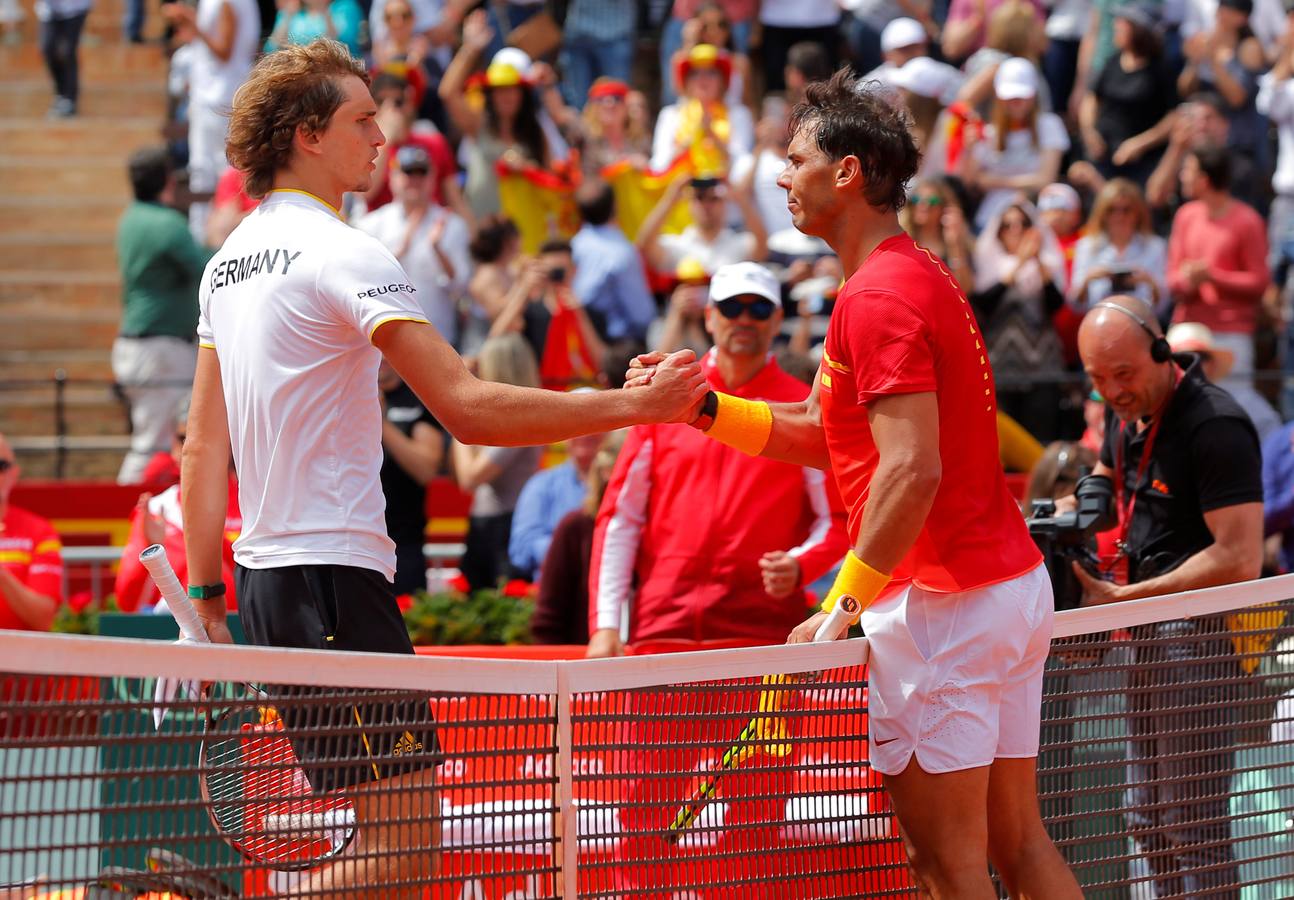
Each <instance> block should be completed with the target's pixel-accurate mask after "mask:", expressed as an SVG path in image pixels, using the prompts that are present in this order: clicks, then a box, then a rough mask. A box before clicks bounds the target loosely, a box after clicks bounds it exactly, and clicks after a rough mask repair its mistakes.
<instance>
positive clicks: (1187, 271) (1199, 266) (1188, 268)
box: [1181, 259, 1209, 291]
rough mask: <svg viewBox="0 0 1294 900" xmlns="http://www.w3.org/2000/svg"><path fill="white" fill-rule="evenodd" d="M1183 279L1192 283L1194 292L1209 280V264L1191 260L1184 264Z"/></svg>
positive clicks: (1199, 260)
mask: <svg viewBox="0 0 1294 900" xmlns="http://www.w3.org/2000/svg"><path fill="white" fill-rule="evenodd" d="M1181 271H1182V277H1183V278H1185V279H1186V280H1187V281H1189V282H1190V283H1191V287H1192V288H1193V289H1194V290H1197V291H1198V290H1199V289H1200V286H1201V285H1203V284H1204V283H1205V282H1206V281H1208V280H1209V264H1208V263H1206V262H1204V260H1202V259H1190V260H1187V261H1186V262H1184V263H1182V270H1181Z"/></svg>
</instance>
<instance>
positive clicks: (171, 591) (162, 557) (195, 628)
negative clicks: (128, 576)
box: [139, 544, 208, 644]
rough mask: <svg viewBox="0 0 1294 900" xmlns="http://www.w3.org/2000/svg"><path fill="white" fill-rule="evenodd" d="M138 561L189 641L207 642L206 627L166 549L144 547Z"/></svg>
mask: <svg viewBox="0 0 1294 900" xmlns="http://www.w3.org/2000/svg"><path fill="white" fill-rule="evenodd" d="M139 561H140V563H142V564H143V566H144V568H145V569H147V570H148V574H149V575H150V576H152V579H153V584H155V585H157V589H158V590H159V591H161V592H162V599H163V600H165V601H166V605H167V606H168V607H170V610H171V615H173V616H175V621H176V622H178V623H179V624H180V631H181V632H182V633H183V634H184V636H185V637H186V638H188V639H189V640H191V641H197V642H198V643H202V644H205V643H208V638H207V629H206V628H204V627H202V620H201V619H200V618H198V611H197V610H196V609H194V608H193V603H192V602H190V600H189V595H188V594H186V593H185V592H184V588H183V587H182V586H181V585H180V579H179V578H177V577H176V576H175V570H174V569H172V568H171V561H170V560H169V559H167V558H166V549H165V548H164V547H163V546H162V545H161V544H153V545H152V546H151V547H145V548H144V550H143V552H141V553H140V554H139Z"/></svg>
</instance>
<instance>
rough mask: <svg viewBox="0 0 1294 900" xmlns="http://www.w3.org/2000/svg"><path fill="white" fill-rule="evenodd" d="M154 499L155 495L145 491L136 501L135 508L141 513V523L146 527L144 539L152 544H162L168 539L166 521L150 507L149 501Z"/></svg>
mask: <svg viewBox="0 0 1294 900" xmlns="http://www.w3.org/2000/svg"><path fill="white" fill-rule="evenodd" d="M152 499H153V495H152V494H150V493H148V492H147V491H145V492H144V493H142V494H140V495H139V499H138V500H136V501H135V510H136V511H137V512H138V513H139V516H140V524H141V526H142V527H143V529H144V540H146V541H148V543H149V544H150V545H151V544H161V543H163V542H164V541H165V540H166V522H165V521H163V520H162V517H161V516H158V515H154V514H153V513H152V512H151V511H150V510H149V508H148V501H149V500H152Z"/></svg>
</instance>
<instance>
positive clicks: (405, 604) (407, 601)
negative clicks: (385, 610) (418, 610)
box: [395, 594, 413, 613]
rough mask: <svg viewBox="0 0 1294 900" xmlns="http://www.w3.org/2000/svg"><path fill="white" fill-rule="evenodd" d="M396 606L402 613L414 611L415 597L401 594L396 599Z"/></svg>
mask: <svg viewBox="0 0 1294 900" xmlns="http://www.w3.org/2000/svg"><path fill="white" fill-rule="evenodd" d="M395 605H396V606H398V607H400V612H402V613H403V612H408V611H409V610H411V609H413V595H412V594H401V595H400V596H398V597H396V598H395Z"/></svg>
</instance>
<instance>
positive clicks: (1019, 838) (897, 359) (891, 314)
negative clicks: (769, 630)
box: [631, 72, 1082, 900]
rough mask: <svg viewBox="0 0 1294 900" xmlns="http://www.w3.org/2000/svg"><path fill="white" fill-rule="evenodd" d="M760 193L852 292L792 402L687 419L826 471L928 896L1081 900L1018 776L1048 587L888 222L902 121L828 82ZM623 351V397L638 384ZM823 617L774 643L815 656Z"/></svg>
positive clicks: (935, 277)
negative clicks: (835, 266) (780, 207)
mask: <svg viewBox="0 0 1294 900" xmlns="http://www.w3.org/2000/svg"><path fill="white" fill-rule="evenodd" d="M791 133H792V139H791V144H790V150H789V153H788V155H787V158H788V163H787V167H786V169H785V171H784V172H783V173H782V176H781V178H780V179H779V180H778V183H779V184H780V185H781V186H782V187H783V188H784V189H786V191H787V205H788V207H789V208H790V211H791V215H792V218H793V221H794V223H795V226H796V227H797V228H798V229H799V230H800V231H802V232H804V233H805V234H809V235H814V236H817V237H821V238H822V239H823V240H825V241H826V242H827V243H828V244H830V245H831V247H832V249H833V250H835V251H836V253H837V255H838V256H839V257H840V261H841V264H842V265H843V267H844V271H845V272H846V273H848V278H847V281H846V283H845V286H844V288H843V289H842V290H841V292H840V294H839V297H838V298H837V300H836V305H835V311H834V312H833V314H832V318H831V325H830V327H829V330H828V332H827V337H826V342H825V344H824V353H823V361H822V367H821V369H820V371H819V375H818V378H817V381H816V383H815V385H814V389H813V392H812V394H811V395H810V396H809V399H808V400H807V401H805V402H803V403H795V404H769V403H765V402H760V401H754V400H745V399H741V398H736V397H731V396H728V395H725V394H718V393H713V392H712V393H711V394H709V395H707V396H706V398H705V400H704V402H703V403H702V405H701V409H700V414H699V416H698V418H697V420H696V421H695V422H694V423H693V424H694V425H695V426H696V427H700V428H702V429H703V430H705V431H706V432H707V434H709V435H710V436H711V437H713V438H715V439H716V440H719V441H722V442H723V443H726V444H729V445H730V446H734V447H737V448H738V449H741V450H744V451H746V452H747V453H750V454H752V455H762V456H766V457H772V458H775V459H781V460H785V461H787V462H794V463H798V464H800V465H813V466H818V467H820V468H824V469H825V468H832V469H834V471H835V475H836V480H837V483H838V484H839V486H840V491H841V495H842V496H843V497H844V500H845V504H846V506H847V507H848V508H849V536H850V541H851V545H852V547H853V550H852V551H851V552H850V553H849V555H848V556H847V557H846V560H845V564H844V566H843V567H842V569H841V572H840V575H839V577H838V578H837V580H836V583H835V586H834V587H833V588H832V590H831V592H830V593H829V595H828V597H827V600H826V601H825V603H824V607H825V608H828V609H830V608H831V607H833V606H834V605H835V602H836V600H837V599H838V598H839V597H840V596H842V595H844V594H849V595H851V596H853V597H855V598H857V599H858V600H859V601H860V602H861V603H862V605H863V606H864V607H865V610H864V613H863V616H862V623H863V628H864V630H865V632H866V633H867V636H868V639H869V640H870V641H871V653H872V655H871V667H870V674H869V691H870V699H869V708H868V713H869V721H870V726H871V727H870V729H869V730H870V735H869V741H870V753H871V762H872V765H873V767H874V768H876V769H877V770H878V771H879V772H881V774H882V775H883V776H884V780H885V785H886V787H887V789H888V790H889V792H890V795H891V797H892V799H893V802H894V809H895V812H896V813H897V815H898V818H899V823H900V825H901V827H902V830H903V837H904V841H905V843H906V845H907V849H908V853H909V857H910V861H911V864H912V867H913V870H914V872H915V874H916V876H917V879H918V881H919V883H920V885H921V887H922V888H923V889H924V890H925V891H926V892H928V894H929V895H931V896H933V897H936V898H953V897H955V898H974V900H980V898H983V900H993V898H996V897H997V894H996V892H995V890H994V887H993V884H992V882H991V880H990V879H989V875H988V867H987V865H986V861H987V859H989V858H991V859H992V861H993V864H994V865H995V866H996V868H997V870H998V872H999V873H1000V874H1001V876H1002V880H1003V882H1004V884H1005V885H1006V887H1007V889H1008V890H1009V891H1010V893H1011V896H1013V897H1033V898H1047V900H1067V898H1079V897H1081V896H1082V895H1081V894H1080V892H1079V889H1078V885H1077V883H1076V882H1075V880H1074V877H1073V875H1072V874H1071V873H1070V872H1069V870H1068V868H1067V867H1066V865H1065V863H1064V861H1063V859H1062V858H1061V856H1060V854H1059V853H1058V852H1057V851H1056V848H1055V846H1054V845H1053V844H1052V842H1051V840H1050V838H1049V837H1048V835H1047V833H1046V831H1045V830H1044V828H1043V825H1042V818H1041V815H1040V813H1039V809H1038V796H1037V782H1036V775H1035V768H1036V762H1037V755H1038V738H1039V724H1040V707H1041V702H1042V670H1043V663H1044V661H1045V660H1046V657H1047V652H1048V649H1049V646H1050V640H1051V632H1052V616H1053V606H1052V595H1051V585H1050V582H1049V581H1048V578H1047V573H1046V570H1045V569H1044V568H1043V566H1042V562H1041V557H1040V556H1039V554H1038V551H1037V549H1036V548H1035V547H1034V544H1033V542H1032V540H1031V539H1030V537H1029V534H1028V532H1027V530H1026V528H1025V524H1024V520H1023V517H1022V516H1021V515H1020V512H1019V510H1018V508H1017V507H1016V505H1015V501H1014V500H1013V499H1012V497H1011V495H1010V493H1009V492H1008V490H1007V486H1006V480H1005V478H1004V476H1003V473H1002V467H1001V465H1000V463H999V462H998V446H997V432H996V424H995V410H996V401H995V396H994V389H993V373H992V371H991V369H990V368H989V363H988V357H987V352H986V351H985V348H984V345H983V335H982V333H981V332H980V330H979V326H978V325H977V324H976V322H975V317H974V314H973V313H972V311H971V307H970V304H969V303H968V302H967V300H966V297H965V295H964V294H963V293H962V291H961V290H960V288H959V287H958V285H957V282H956V280H955V279H954V278H953V277H952V275H951V274H950V273H949V272H948V270H947V269H946V268H945V267H944V266H943V264H942V263H941V262H940V261H939V258H938V257H937V256H935V255H934V254H932V253H930V252H929V251H927V250H925V249H924V248H922V247H920V246H919V245H917V244H916V243H915V242H913V240H912V239H911V238H910V237H908V236H907V235H906V234H904V232H903V230H902V229H901V228H900V227H899V222H898V216H897V213H898V210H899V209H900V208H901V207H902V205H903V203H904V200H905V186H906V184H907V182H908V180H909V179H910V178H911V177H912V176H913V174H914V173H915V172H916V169H917V163H918V160H919V154H918V152H917V150H916V148H915V146H914V145H913V142H912V138H911V136H910V134H909V132H908V130H907V126H906V121H905V118H904V116H903V114H901V113H899V112H897V111H896V110H894V109H893V108H892V107H891V106H890V105H889V104H888V103H887V101H886V100H885V98H884V97H883V96H879V95H876V94H873V93H871V92H869V91H867V90H863V89H860V88H859V86H858V85H857V83H856V82H855V81H854V80H853V79H852V78H851V77H849V75H848V74H847V73H845V72H841V73H837V74H836V76H835V77H833V78H832V79H831V80H830V81H827V82H820V83H817V84H813V85H810V86H809V87H808V89H807V92H806V97H805V100H804V101H803V102H802V103H801V104H800V105H799V106H798V107H796V109H795V112H794V113H793V117H792V124H791ZM655 361H656V357H655V356H654V355H653V356H647V357H640V358H639V360H638V361H637V362H636V366H635V368H634V369H631V374H634V375H635V376H636V377H635V378H633V379H632V380H631V383H632V384H638V383H643V382H644V381H649V380H650V379H651V375H652V366H653V364H654V363H655ZM823 615H824V614H818V615H815V616H814V617H812V618H810V619H809V620H808V621H806V622H804V623H803V624H801V625H800V626H798V627H797V628H796V629H795V631H793V632H792V633H791V637H790V640H791V641H792V642H802V641H809V640H812V636H813V634H814V633H815V631H816V630H817V627H818V625H819V624H820V623H821V621H822V619H823Z"/></svg>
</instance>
